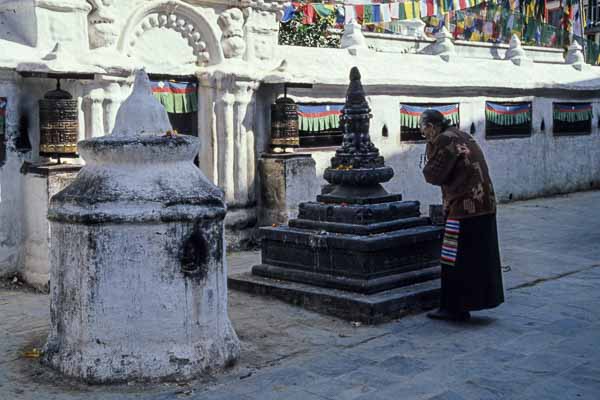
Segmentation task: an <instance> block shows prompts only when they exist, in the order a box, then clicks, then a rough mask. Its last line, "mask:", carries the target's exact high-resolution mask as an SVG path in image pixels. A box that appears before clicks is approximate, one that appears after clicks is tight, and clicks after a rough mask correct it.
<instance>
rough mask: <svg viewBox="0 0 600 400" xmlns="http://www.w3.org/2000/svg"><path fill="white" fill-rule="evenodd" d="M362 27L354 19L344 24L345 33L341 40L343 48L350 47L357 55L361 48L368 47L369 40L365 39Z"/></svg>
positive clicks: (351, 51)
mask: <svg viewBox="0 0 600 400" xmlns="http://www.w3.org/2000/svg"><path fill="white" fill-rule="evenodd" d="M361 29H362V27H361V26H360V25H359V24H358V23H357V22H356V21H355V20H354V19H352V20H350V22H348V23H347V24H346V25H344V33H343V34H342V38H341V40H340V47H341V48H342V49H348V51H349V52H350V53H351V54H353V55H356V52H357V51H360V50H359V49H364V50H366V49H367V48H368V46H367V41H366V40H365V37H364V36H363V34H362V30H361Z"/></svg>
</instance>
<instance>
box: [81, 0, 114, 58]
mask: <svg viewBox="0 0 600 400" xmlns="http://www.w3.org/2000/svg"><path fill="white" fill-rule="evenodd" d="M113 2H114V0H88V3H90V5H91V6H92V12H91V13H90V14H89V15H88V23H89V35H90V48H92V49H97V48H100V47H112V46H114V44H115V43H116V42H117V38H118V35H119V33H118V31H117V28H116V27H115V19H116V16H115V14H114V12H113V10H112V8H111V6H112V5H113Z"/></svg>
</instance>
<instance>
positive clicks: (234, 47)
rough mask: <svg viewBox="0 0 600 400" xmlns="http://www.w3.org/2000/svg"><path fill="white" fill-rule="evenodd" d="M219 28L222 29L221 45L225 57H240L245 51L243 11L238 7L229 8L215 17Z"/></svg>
mask: <svg viewBox="0 0 600 400" xmlns="http://www.w3.org/2000/svg"><path fill="white" fill-rule="evenodd" d="M217 24H218V25H219V28H221V30H222V31H223V37H222V38H221V46H222V47H223V55H224V56H225V58H242V56H243V55H244V53H245V51H246V41H245V40H244V30H243V26H244V13H242V10H240V9H239V8H230V9H229V10H227V11H225V12H223V13H222V14H221V15H220V16H219V18H218V19H217Z"/></svg>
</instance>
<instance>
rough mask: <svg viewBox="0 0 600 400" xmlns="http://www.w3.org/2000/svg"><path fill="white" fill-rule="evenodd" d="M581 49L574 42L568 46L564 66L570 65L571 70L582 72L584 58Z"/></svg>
mask: <svg viewBox="0 0 600 400" xmlns="http://www.w3.org/2000/svg"><path fill="white" fill-rule="evenodd" d="M582 50H583V49H582V47H581V45H580V44H579V43H577V42H576V41H573V44H571V45H570V46H569V49H568V50H567V55H566V57H565V64H570V65H572V66H573V68H575V69H578V70H580V71H581V70H582V69H583V66H584V65H585V57H584V56H583V52H582Z"/></svg>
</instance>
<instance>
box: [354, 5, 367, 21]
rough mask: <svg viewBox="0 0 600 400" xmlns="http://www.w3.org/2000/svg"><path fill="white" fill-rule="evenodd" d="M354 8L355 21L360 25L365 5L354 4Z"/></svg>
mask: <svg viewBox="0 0 600 400" xmlns="http://www.w3.org/2000/svg"><path fill="white" fill-rule="evenodd" d="M354 10H355V16H356V22H358V23H359V24H361V25H362V23H363V21H364V16H365V6H364V5H361V4H359V5H356V6H355V7H354Z"/></svg>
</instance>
